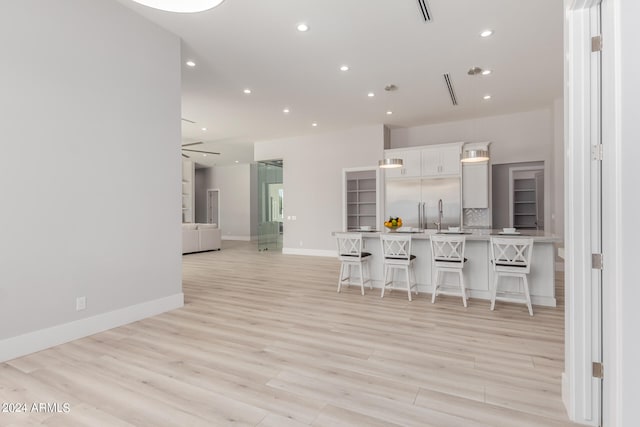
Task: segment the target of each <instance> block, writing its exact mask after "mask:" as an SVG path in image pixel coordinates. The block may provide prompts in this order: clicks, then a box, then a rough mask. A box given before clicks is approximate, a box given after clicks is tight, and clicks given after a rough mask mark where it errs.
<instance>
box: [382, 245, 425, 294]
mask: <svg viewBox="0 0 640 427" xmlns="http://www.w3.org/2000/svg"><path fill="white" fill-rule="evenodd" d="M380 242H381V243H382V255H383V266H384V282H383V283H382V293H381V294H380V297H381V298H384V291H385V289H387V288H389V289H395V286H394V280H393V276H394V273H395V270H402V271H404V272H405V276H406V279H407V282H406V283H407V295H408V296H409V301H411V289H414V288H415V293H416V295H418V285H417V283H416V274H415V271H414V270H413V261H414V260H415V259H416V257H415V255H411V234H404V235H403V234H381V235H380ZM389 272H391V280H390V281H387V276H388V274H389ZM412 276H413V284H412V283H411V277H412Z"/></svg>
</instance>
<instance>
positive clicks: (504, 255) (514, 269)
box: [491, 237, 533, 316]
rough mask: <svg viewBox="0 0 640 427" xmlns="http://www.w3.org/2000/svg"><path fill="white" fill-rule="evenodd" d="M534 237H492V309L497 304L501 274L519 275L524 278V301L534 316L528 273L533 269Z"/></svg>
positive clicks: (506, 275)
mask: <svg viewBox="0 0 640 427" xmlns="http://www.w3.org/2000/svg"><path fill="white" fill-rule="evenodd" d="M532 252H533V239H531V238H522V237H491V263H492V264H493V271H494V276H493V288H492V289H491V310H493V309H494V308H495V305H496V294H497V290H498V279H499V278H500V277H501V276H505V277H509V276H511V277H517V278H519V279H521V280H522V286H523V294H524V302H525V303H526V304H527V308H528V309H529V315H530V316H533V308H531V295H530V294H529V282H528V281H527V274H529V271H530V270H531V254H532Z"/></svg>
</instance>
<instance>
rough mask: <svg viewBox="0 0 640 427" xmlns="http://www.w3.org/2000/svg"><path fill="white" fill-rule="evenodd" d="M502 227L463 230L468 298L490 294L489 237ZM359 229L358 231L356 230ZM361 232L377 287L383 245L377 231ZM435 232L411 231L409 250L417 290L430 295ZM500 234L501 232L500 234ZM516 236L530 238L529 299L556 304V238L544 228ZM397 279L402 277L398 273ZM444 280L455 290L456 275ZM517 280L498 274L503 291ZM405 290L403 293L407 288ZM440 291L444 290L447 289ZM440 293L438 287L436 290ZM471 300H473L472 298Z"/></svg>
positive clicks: (504, 298) (381, 278) (482, 297)
mask: <svg viewBox="0 0 640 427" xmlns="http://www.w3.org/2000/svg"><path fill="white" fill-rule="evenodd" d="M500 231H501V230H488V229H481V230H472V231H465V233H464V235H465V237H466V244H465V258H467V262H466V263H465V266H464V280H465V284H466V287H467V290H468V291H467V293H468V295H469V296H470V297H471V298H479V299H486V300H489V299H490V298H491V294H490V291H489V284H490V283H493V269H492V268H491V262H490V257H491V255H490V249H489V240H490V237H491V236H499V234H498V233H499V232H500ZM355 232H360V231H355ZM361 233H362V236H363V246H364V247H363V251H365V252H369V253H371V255H372V257H371V259H370V260H369V263H370V264H369V265H370V271H371V278H372V283H373V285H374V286H375V287H376V288H380V287H382V281H383V277H382V245H381V243H380V232H361ZM434 233H436V231H435V230H425V231H423V232H414V233H411V236H412V242H411V254H412V255H415V256H416V260H415V263H414V268H415V273H416V280H417V282H418V291H419V292H420V293H427V294H429V296H430V295H431V290H432V283H433V279H434V275H433V268H432V265H431V245H430V241H429V239H430V237H431V235H433V234H434ZM501 237H503V236H501ZM518 237H531V238H533V255H532V258H531V272H530V273H529V276H528V280H529V288H530V293H531V302H532V303H533V304H535V305H543V306H548V307H555V306H556V298H555V256H554V255H555V253H554V243H556V242H559V241H560V238H558V237H557V236H555V235H553V234H550V233H545V232H543V231H535V230H533V231H521V234H520V235H519V236H518ZM397 279H398V280H399V281H402V280H404V278H400V277H399V275H398V276H397ZM445 280H446V281H447V283H451V284H452V289H454V290H455V285H456V284H457V283H458V282H457V275H453V274H452V275H447V276H446V277H445ZM518 282H519V281H518V280H517V279H515V278H512V277H507V278H501V279H500V288H499V290H500V291H501V292H502V291H507V292H509V291H517V290H519V289H521V288H520V285H519V283H518ZM400 292H404V295H405V297H406V291H400ZM443 293H446V289H445V290H444V292H443ZM438 294H440V291H438ZM497 299H498V300H503V301H509V300H511V299H510V298H507V297H502V298H501V297H499V298H497ZM472 303H473V302H472Z"/></svg>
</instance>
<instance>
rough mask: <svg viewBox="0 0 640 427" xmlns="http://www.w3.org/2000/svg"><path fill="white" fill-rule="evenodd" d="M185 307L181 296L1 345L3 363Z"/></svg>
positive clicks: (53, 327)
mask: <svg viewBox="0 0 640 427" xmlns="http://www.w3.org/2000/svg"><path fill="white" fill-rule="evenodd" d="M183 305H184V294H183V293H182V292H180V293H178V294H174V295H170V296H168V297H164V298H159V299H156V300H153V301H147V302H143V303H140V304H136V305H131V306H129V307H124V308H120V309H118V310H114V311H109V312H107V313H102V314H98V315H95V316H92V317H87V318H84V319H79V320H74V321H73V322H69V323H64V324H62V325H58V326H52V327H50V328H46V329H40V330H38V331H34V332H29V333H26V334H23V335H18V336H17V337H11V338H7V339H4V340H2V341H0V362H6V361H8V360H11V359H15V358H16V357H20V356H24V355H27V354H31V353H35V352H36V351H40V350H44V349H47V348H49V347H53V346H56V345H60V344H64V343H66V342H69V341H73V340H77V339H79V338H83V337H86V336H89V335H93V334H97V333H98V332H102V331H106V330H107V329H113V328H116V327H118V326H122V325H126V324H128V323H132V322H136V321H138V320H142V319H145V318H147V317H151V316H156V315H158V314H160V313H164V312H165V311H170V310H174V309H176V308H180V307H182V306H183Z"/></svg>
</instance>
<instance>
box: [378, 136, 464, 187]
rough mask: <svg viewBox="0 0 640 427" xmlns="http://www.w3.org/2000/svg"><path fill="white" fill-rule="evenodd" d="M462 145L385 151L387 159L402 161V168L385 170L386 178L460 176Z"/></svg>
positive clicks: (458, 143)
mask: <svg viewBox="0 0 640 427" xmlns="http://www.w3.org/2000/svg"><path fill="white" fill-rule="evenodd" d="M461 149H462V143H461V142H456V143H452V144H438V145H429V146H423V147H415V148H409V149H392V150H385V153H384V157H385V158H387V159H402V162H403V163H404V165H403V167H401V168H397V169H387V170H386V171H385V176H386V177H387V178H420V177H423V178H432V177H441V176H460V173H461V171H462V169H461V168H460V152H461Z"/></svg>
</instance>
